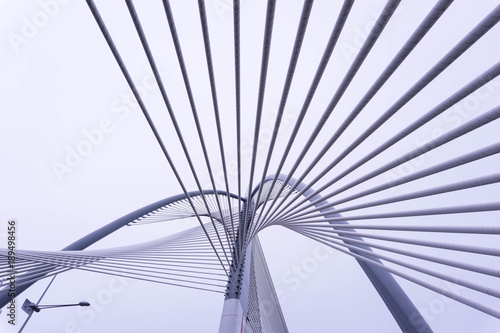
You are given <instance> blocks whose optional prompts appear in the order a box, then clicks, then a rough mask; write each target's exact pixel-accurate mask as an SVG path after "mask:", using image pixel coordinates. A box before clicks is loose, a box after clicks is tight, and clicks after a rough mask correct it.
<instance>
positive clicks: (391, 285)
mask: <svg viewBox="0 0 500 333" xmlns="http://www.w3.org/2000/svg"><path fill="white" fill-rule="evenodd" d="M287 178H288V177H287V176H286V175H284V174H279V175H278V176H277V177H276V176H275V175H269V176H267V177H266V178H265V180H264V182H263V183H262V184H259V185H257V186H256V187H255V188H254V190H253V191H252V192H251V200H250V202H252V203H253V200H254V197H255V195H256V194H257V193H258V191H259V189H260V187H261V186H263V185H264V184H266V183H269V182H274V184H275V183H276V181H279V182H281V185H278V186H283V184H285V183H284V182H285V180H286V179H287ZM296 182H297V180H296V179H294V178H290V179H289V181H288V183H287V184H285V185H284V186H294V185H296V189H297V190H298V191H301V190H302V189H304V188H305V187H306V186H307V185H306V184H304V183H300V184H296ZM273 186H274V185H273ZM268 190H269V191H272V190H273V189H272V188H269V189H268ZM313 192H314V190H313V189H311V188H310V189H308V190H307V191H305V192H304V193H303V195H304V196H305V197H307V196H308V195H310V194H311V193H313ZM214 194H216V195H224V196H229V197H231V198H235V199H241V200H242V201H243V202H244V203H245V204H247V202H248V199H247V198H239V197H238V196H237V195H235V194H232V193H229V194H228V193H227V192H225V191H217V192H215V191H212V190H206V191H202V192H200V191H192V192H188V196H189V197H191V198H192V197H196V196H201V195H214ZM188 196H186V195H185V194H179V195H175V196H172V197H168V198H165V199H162V200H159V201H156V202H154V203H152V204H149V205H147V206H144V207H141V208H139V209H137V210H135V211H133V212H131V213H128V214H126V215H124V216H122V217H120V218H118V219H116V220H115V221H113V222H110V223H108V224H107V225H105V226H103V227H101V228H99V229H97V230H95V231H93V232H91V233H90V234H88V235H86V236H84V237H82V238H80V239H79V240H77V241H75V242H73V243H71V244H70V245H68V246H66V247H65V248H64V249H62V251H75V250H84V249H86V248H87V247H89V246H90V245H92V244H94V243H96V242H97V241H99V240H101V239H103V238H104V237H106V236H108V235H110V234H111V233H113V232H115V231H116V230H118V229H120V228H121V227H123V226H125V225H127V224H129V223H131V222H132V221H134V220H137V219H140V218H141V217H144V216H146V215H148V214H151V213H154V212H155V211H157V210H158V209H161V208H162V207H166V206H169V205H171V204H175V203H177V202H180V201H183V200H186V199H187V197H188ZM268 199H269V198H268ZM320 199H321V196H320V195H319V194H318V195H316V196H313V197H311V198H310V199H309V200H310V201H311V202H313V201H318V203H317V204H315V206H316V207H317V208H320V207H321V206H323V205H327V204H328V201H326V200H324V201H321V200H320ZM262 204H263V202H259V203H257V204H256V205H255V206H256V207H255V208H254V209H255V210H257V209H258V208H259V207H260V206H261V205H262ZM333 209H334V208H333V207H329V208H327V209H324V210H320V212H322V213H324V216H325V218H330V217H341V215H340V214H328V211H331V210H333ZM200 215H202V214H200ZM207 216H208V215H207ZM219 222H221V223H224V222H223V221H220V220H219ZM249 222H251V221H249ZM335 223H339V222H335ZM344 223H346V224H347V222H346V221H344ZM240 228H241V226H240ZM332 228H333V229H334V230H335V227H332ZM240 231H241V230H240ZM350 238H353V239H356V240H361V241H362V240H363V239H362V238H361V237H357V236H350ZM344 242H345V243H349V242H347V241H344ZM350 245H354V246H356V247H359V248H362V249H364V250H369V251H371V249H370V248H369V247H368V246H363V245H358V244H354V243H352V244H350ZM350 251H351V252H353V253H356V254H358V255H361V256H363V257H366V258H368V259H369V260H372V261H375V262H377V263H380V264H381V261H380V260H379V259H378V258H375V257H371V256H369V255H366V254H364V253H361V252H356V251H355V250H352V249H350ZM245 252H246V250H245ZM356 260H357V261H358V263H359V265H360V266H361V268H362V269H363V271H364V272H365V274H366V276H367V277H368V279H369V280H370V282H371V283H372V284H373V286H374V287H375V289H376V290H377V292H378V294H379V295H380V297H381V298H382V300H383V301H384V303H385V304H386V306H387V308H388V309H389V311H390V312H391V314H392V316H393V317H394V319H395V320H396V322H397V323H398V325H399V326H400V328H401V329H402V331H403V332H415V333H417V332H418V333H422V332H432V330H431V328H430V327H429V326H428V324H427V323H426V321H425V319H424V318H423V317H422V315H421V314H420V312H419V311H418V309H417V308H416V307H415V306H414V304H413V302H412V301H411V300H410V299H409V297H408V296H407V295H406V293H405V292H404V291H403V289H402V288H401V287H400V286H399V284H398V283H397V282H396V280H395V279H394V277H393V276H392V275H391V274H390V273H389V272H387V271H385V270H383V269H380V268H378V267H375V266H372V265H370V264H369V263H367V262H365V261H362V260H359V259H357V258H356ZM233 267H235V269H237V268H236V265H235V266H233ZM239 269H243V268H242V267H239ZM30 286H31V285H23V286H20V287H19V288H18V289H17V295H20V294H21V293H22V292H23V291H24V290H26V289H27V288H29V287H30ZM233 297H235V298H238V296H237V294H233ZM230 298H232V297H231V296H230ZM10 300H11V298H10V297H9V296H8V295H7V292H4V293H2V294H1V295H0V307H3V306H5V305H6V304H7V303H8V302H10Z"/></svg>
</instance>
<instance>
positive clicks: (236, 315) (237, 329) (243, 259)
mask: <svg viewBox="0 0 500 333" xmlns="http://www.w3.org/2000/svg"><path fill="white" fill-rule="evenodd" d="M247 204H250V205H251V206H250V207H249V214H248V216H247V217H248V218H247V219H245V211H246V208H247ZM252 208H253V205H252V203H251V202H250V203H247V202H246V201H245V202H243V205H242V211H241V212H240V223H239V227H238V236H237V238H236V242H235V244H234V249H233V256H232V258H233V259H232V263H231V271H230V275H229V280H228V285H227V288H226V297H225V299H224V306H223V308H222V315H221V321H220V325H219V333H242V332H245V331H246V330H245V329H246V317H247V312H248V293H249V285H250V269H249V267H250V265H245V263H250V260H251V256H252V244H251V242H250V243H249V244H248V246H247V247H246V248H243V249H242V250H241V251H240V249H241V248H242V247H241V245H242V244H243V243H244V241H245V238H246V237H245V236H246V235H245V234H244V230H248V225H249V223H250V221H248V219H251V216H252ZM245 224H246V227H247V228H245Z"/></svg>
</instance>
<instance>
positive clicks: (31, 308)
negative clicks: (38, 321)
mask: <svg viewBox="0 0 500 333" xmlns="http://www.w3.org/2000/svg"><path fill="white" fill-rule="evenodd" d="M68 306H90V303H89V302H80V303H77V304H54V305H38V304H35V303H33V302H32V301H30V300H29V299H26V300H25V301H24V303H23V306H22V307H21V309H23V311H24V312H26V313H27V314H28V318H27V319H26V321H25V322H24V324H23V326H21V328H20V329H19V332H18V333H21V332H22V331H23V329H24V327H25V326H26V324H27V323H28V320H29V319H30V317H31V315H32V314H33V312H40V311H42V310H44V309H54V308H63V307H68Z"/></svg>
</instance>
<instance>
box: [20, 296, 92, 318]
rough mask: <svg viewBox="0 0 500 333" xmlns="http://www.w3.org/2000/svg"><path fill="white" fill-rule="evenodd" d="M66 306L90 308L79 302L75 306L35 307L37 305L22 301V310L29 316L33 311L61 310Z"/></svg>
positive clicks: (87, 304) (87, 303)
mask: <svg viewBox="0 0 500 333" xmlns="http://www.w3.org/2000/svg"><path fill="white" fill-rule="evenodd" d="M67 306H90V303H89V302H80V303H77V304H56V305H37V304H35V303H33V302H31V301H30V300H29V299H26V300H25V301H24V304H23V306H22V309H23V311H24V312H26V313H27V314H28V315H31V314H32V313H33V311H34V312H40V311H41V310H44V309H53V308H63V307H67Z"/></svg>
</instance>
